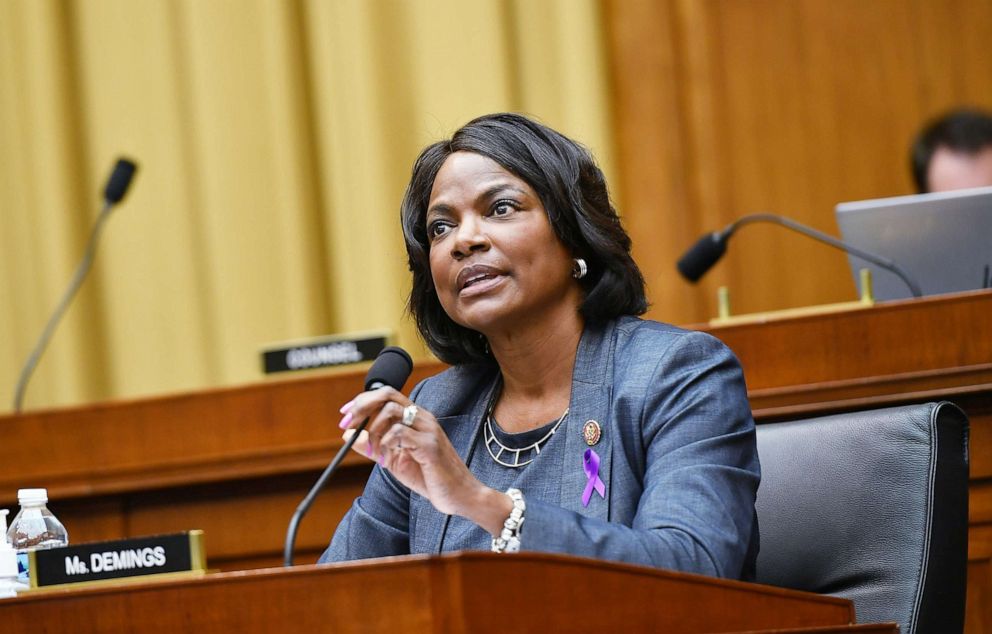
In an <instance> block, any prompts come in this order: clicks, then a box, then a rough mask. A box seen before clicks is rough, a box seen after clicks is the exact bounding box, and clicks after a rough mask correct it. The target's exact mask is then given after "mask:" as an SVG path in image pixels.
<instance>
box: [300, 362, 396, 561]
mask: <svg viewBox="0 0 992 634" xmlns="http://www.w3.org/2000/svg"><path fill="white" fill-rule="evenodd" d="M411 372H413V359H411V358H410V355H409V354H407V352H406V350H404V349H403V348H397V347H395V346H390V347H388V348H384V349H383V350H382V352H380V353H379V356H377V357H376V358H375V361H374V362H373V363H372V367H371V368H369V371H368V374H366V375H365V391H369V390H378V389H379V388H382V387H386V386H387V385H388V386H389V387H392V388H394V389H397V390H401V389H403V384H404V383H406V380H407V379H408V378H410V373H411ZM368 423H369V419H367V418H366V419H365V420H363V421H362V422H361V424H360V425H359V426H358V427H356V428H355V433H354V434H352V435H351V438H349V439H348V441H347V442H345V444H344V446H343V447H341V449H339V450H338V453H337V455H335V456H334V459H333V460H331V464H329V465H327V468H326V469H324V472H323V473H322V474H320V477H319V478H317V482H316V483H315V484H314V485H313V487H312V488H311V489H310V492H309V493H307V496H306V497H305V498H303V501H302V502H300V505H299V506H297V507H296V512H295V513H293V517H292V518H290V520H289V527H288V528H287V529H286V546H285V548H284V549H283V565H284V566H286V567H289V566H292V565H293V548H294V545H295V544H296V532H297V530H298V529H299V526H300V521H301V520H302V519H303V516H304V515H305V514H306V512H307V511H309V510H310V505H311V504H313V501H314V500H315V499H317V494H318V493H320V491H321V489H323V488H324V485H325V484H327V481H328V480H329V479H330V477H331V475H332V474H333V473H334V472H335V471H336V470H337V468H338V465H339V464H341V461H342V460H343V459H344V457H345V456H346V455H347V454H348V452H349V451H350V450H351V447H352V445H354V444H355V441H356V440H358V436H359V434H360V432H361V431H362V430H363V429H365V426H366V425H368Z"/></svg>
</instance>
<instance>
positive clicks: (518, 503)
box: [492, 489, 527, 553]
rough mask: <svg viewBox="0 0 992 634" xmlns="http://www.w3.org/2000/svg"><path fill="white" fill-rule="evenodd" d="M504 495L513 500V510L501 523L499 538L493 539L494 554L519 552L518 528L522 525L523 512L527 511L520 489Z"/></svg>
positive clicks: (509, 491) (508, 490)
mask: <svg viewBox="0 0 992 634" xmlns="http://www.w3.org/2000/svg"><path fill="white" fill-rule="evenodd" d="M506 494H507V495H509V496H510V499H511V500H513V510H511V511H510V517H508V518H506V521H505V522H503V530H502V531H501V532H500V534H499V537H494V538H493V546H492V551H493V552H494V553H516V552H520V527H521V526H523V524H524V511H526V510H527V505H526V504H525V503H524V494H523V493H521V492H520V489H507V490H506Z"/></svg>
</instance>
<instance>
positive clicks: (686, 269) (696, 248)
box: [676, 213, 923, 297]
mask: <svg viewBox="0 0 992 634" xmlns="http://www.w3.org/2000/svg"><path fill="white" fill-rule="evenodd" d="M755 222H770V223H773V224H777V225H780V226H783V227H785V228H787V229H791V230H793V231H795V232H797V233H800V234H802V235H804V236H807V237H809V238H813V239H814V240H817V241H818V242H822V243H824V244H827V245H830V246H832V247H834V248H835V249H840V250H841V251H844V252H846V253H851V254H853V255H855V256H857V257H859V258H861V259H862V260H865V261H867V262H871V263H872V264H875V265H876V266H880V267H882V268H883V269H886V270H888V271H891V272H893V273H895V274H896V275H897V276H899V278H900V279H901V280H902V281H903V282H905V283H906V286H908V287H909V290H910V292H911V293H912V294H913V297H922V296H923V293H922V291H920V285H919V284H917V283H916V281H915V280H913V278H912V277H910V276H909V274H908V273H906V271H904V270H903V269H902V268H901V267H900V266H899V265H897V264H896V263H895V262H893V261H892V260H889V259H887V258H883V257H882V256H880V255H875V254H874V253H869V252H867V251H864V250H862V249H859V248H858V247H856V246H853V245H851V244H848V243H846V242H843V241H841V240H838V239H837V238H835V237H833V236H830V235H827V234H825V233H823V232H822V231H818V230H816V229H813V228H812V227H807V226H806V225H804V224H800V223H798V222H796V221H795V220H790V219H789V218H785V217H784V216H779V215H776V214H768V213H760V214H748V215H747V216H743V217H741V218H738V219H737V220H735V221H734V222H732V223H730V224H729V225H727V227H726V228H725V229H723V230H722V231H714V232H713V233H711V234H707V235H705V236H703V237H702V238H700V239H699V240H698V241H697V242H696V243H695V244H694V245H692V247H690V248H689V249H688V250H687V251H686V252H685V253H684V254H683V255H682V257H681V258H679V261H678V262H677V263H676V267H677V268H678V270H679V273H681V274H682V276H683V277H684V278H686V279H687V280H689V281H690V282H696V281H698V280H699V278H701V277H702V276H703V275H704V274H705V273H706V272H707V271H709V270H710V269H711V268H712V267H713V265H714V264H716V263H717V261H718V260H719V259H720V258H721V257H722V256H723V254H724V253H725V252H726V250H727V241H728V240H730V236H732V235H734V233H735V232H736V231H737V230H738V229H739V228H741V227H743V226H744V225H747V224H751V223H755Z"/></svg>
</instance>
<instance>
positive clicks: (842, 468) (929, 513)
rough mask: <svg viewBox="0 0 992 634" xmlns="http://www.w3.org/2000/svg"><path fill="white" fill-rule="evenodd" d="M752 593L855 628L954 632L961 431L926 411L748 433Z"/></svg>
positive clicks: (961, 535)
mask: <svg viewBox="0 0 992 634" xmlns="http://www.w3.org/2000/svg"><path fill="white" fill-rule="evenodd" d="M758 455H759V456H760V458H761V472H762V474H761V476H762V477H761V487H760V488H759V489H758V502H757V509H758V525H759V528H760V531H761V552H760V554H759V555H758V573H757V575H758V576H757V581H758V582H759V583H766V584H770V585H775V586H781V587H786V588H794V589H797V590H806V591H810V592H817V593H821V594H831V595H836V596H840V597H844V598H847V599H851V600H853V601H854V608H855V612H856V613H857V620H858V622H859V623H878V622H885V621H894V622H896V623H898V624H899V627H900V632H902V633H903V634H924V633H930V632H939V633H941V634H943V633H946V632H960V631H962V629H963V627H964V600H965V586H966V570H967V556H968V553H967V550H968V419H967V417H966V416H965V415H964V413H963V412H962V411H961V410H960V409H958V408H957V407H956V406H954V405H953V404H951V403H928V404H925V405H910V406H904V407H895V408H890V409H882V410H875V411H867V412H856V413H850V414H840V415H835V416H827V417H824V418H816V419H810V420H800V421H795V422H786V423H767V424H762V425H759V426H758Z"/></svg>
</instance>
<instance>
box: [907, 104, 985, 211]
mask: <svg viewBox="0 0 992 634" xmlns="http://www.w3.org/2000/svg"><path fill="white" fill-rule="evenodd" d="M910 162H911V165H912V170H913V179H914V180H915V182H916V188H917V191H918V192H919V193H921V194H924V193H927V192H943V191H950V190H953V189H968V188H971V187H986V186H990V185H992V115H989V114H988V113H986V112H982V111H980V110H965V109H962V110H954V111H951V112H949V113H947V114H945V115H943V116H941V117H939V118H937V119H935V120H933V121H931V122H930V123H928V124H927V126H926V127H925V128H923V130H922V131H920V133H919V134H918V135H917V137H916V139H915V141H914V142H913V147H912V150H911V154H910Z"/></svg>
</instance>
